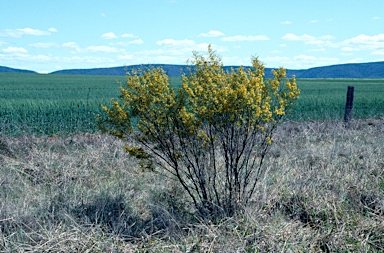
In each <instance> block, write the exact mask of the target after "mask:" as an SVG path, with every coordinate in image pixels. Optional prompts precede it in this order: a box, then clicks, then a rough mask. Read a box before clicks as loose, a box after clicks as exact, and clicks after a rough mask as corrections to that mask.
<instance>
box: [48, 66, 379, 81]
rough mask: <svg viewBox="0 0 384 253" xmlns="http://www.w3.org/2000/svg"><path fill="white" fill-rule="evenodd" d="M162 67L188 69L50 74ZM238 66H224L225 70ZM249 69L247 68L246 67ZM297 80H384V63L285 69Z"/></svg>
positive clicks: (174, 72) (172, 73) (178, 73)
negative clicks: (156, 68)
mask: <svg viewBox="0 0 384 253" xmlns="http://www.w3.org/2000/svg"><path fill="white" fill-rule="evenodd" d="M149 67H162V68H163V69H164V71H165V72H166V73H167V74H168V75H169V76H181V74H182V73H185V72H186V71H187V69H188V66H187V65H172V64H143V65H131V66H125V67H113V68H96V69H68V70H59V71H55V72H52V73H51V74H80V75H116V76H123V75H125V74H126V72H127V71H131V70H132V69H146V68H149ZM238 67H239V66H225V67H224V68H225V69H226V70H230V69H231V68H234V69H236V68H238ZM247 68H249V67H247ZM271 70H272V69H271V68H265V76H266V77H267V78H269V77H271V76H272V74H271ZM292 75H295V76H296V77H297V78H384V62H369V63H348V64H339V65H331V66H324V67H316V68H310V69H296V70H294V69H287V76H292Z"/></svg>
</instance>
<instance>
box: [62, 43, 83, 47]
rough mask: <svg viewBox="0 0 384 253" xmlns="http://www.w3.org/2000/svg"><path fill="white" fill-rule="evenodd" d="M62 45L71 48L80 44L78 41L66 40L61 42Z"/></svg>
mask: <svg viewBox="0 0 384 253" xmlns="http://www.w3.org/2000/svg"><path fill="white" fill-rule="evenodd" d="M61 46H62V47H70V48H78V47H79V46H78V45H77V43H76V42H65V43H63V44H61Z"/></svg>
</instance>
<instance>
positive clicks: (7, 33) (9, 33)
mask: <svg viewBox="0 0 384 253" xmlns="http://www.w3.org/2000/svg"><path fill="white" fill-rule="evenodd" d="M52 32H57V30H56V29H55V28H49V29H48V30H47V31H42V30H39V29H32V28H19V29H5V30H3V31H0V36H1V37H13V38H21V37H23V36H24V35H31V36H44V35H50V34H51V33H52Z"/></svg>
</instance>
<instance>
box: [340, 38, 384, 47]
mask: <svg viewBox="0 0 384 253" xmlns="http://www.w3.org/2000/svg"><path fill="white" fill-rule="evenodd" d="M340 45H341V46H342V47H343V48H344V50H345V48H347V49H348V50H349V49H352V50H353V51H362V50H378V49H383V48H384V34H377V35H372V36H369V35H365V34H360V35H358V36H356V37H353V38H350V39H347V40H344V41H343V42H341V43H340Z"/></svg>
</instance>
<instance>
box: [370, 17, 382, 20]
mask: <svg viewBox="0 0 384 253" xmlns="http://www.w3.org/2000/svg"><path fill="white" fill-rule="evenodd" d="M372 19H373V20H380V19H381V17H378V16H375V17H372Z"/></svg>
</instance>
